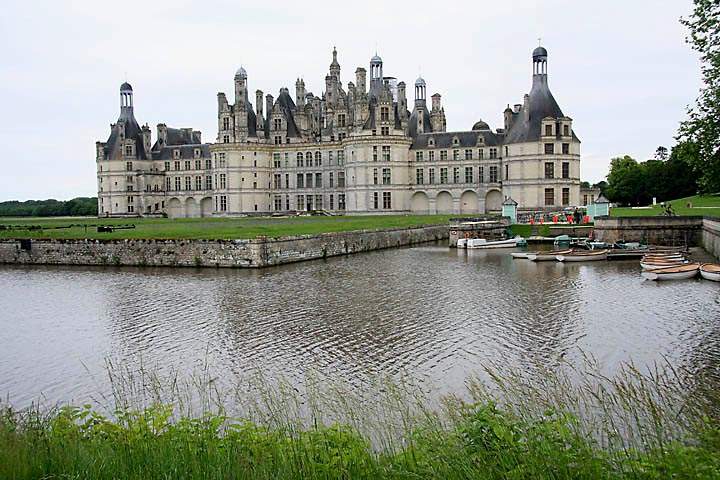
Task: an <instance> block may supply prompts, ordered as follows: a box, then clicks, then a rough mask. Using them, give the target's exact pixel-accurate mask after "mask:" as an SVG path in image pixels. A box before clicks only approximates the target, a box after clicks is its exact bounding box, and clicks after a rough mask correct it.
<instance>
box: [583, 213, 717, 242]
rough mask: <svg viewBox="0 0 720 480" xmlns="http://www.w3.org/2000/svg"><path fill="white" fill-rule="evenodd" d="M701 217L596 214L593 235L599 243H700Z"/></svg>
mask: <svg viewBox="0 0 720 480" xmlns="http://www.w3.org/2000/svg"><path fill="white" fill-rule="evenodd" d="M702 225H703V217H597V218H595V228H594V231H593V235H594V236H595V239H596V240H598V241H601V242H608V243H615V242H618V241H622V240H624V241H626V242H641V243H648V244H652V245H690V246H697V245H700V242H701V237H702Z"/></svg>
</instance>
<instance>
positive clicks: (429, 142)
mask: <svg viewBox="0 0 720 480" xmlns="http://www.w3.org/2000/svg"><path fill="white" fill-rule="evenodd" d="M434 146H435V139H434V138H432V137H430V138H429V139H428V147H434Z"/></svg>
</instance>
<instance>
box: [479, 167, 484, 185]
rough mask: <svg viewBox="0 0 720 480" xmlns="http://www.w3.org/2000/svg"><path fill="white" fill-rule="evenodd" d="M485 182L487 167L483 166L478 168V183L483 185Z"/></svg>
mask: <svg viewBox="0 0 720 480" xmlns="http://www.w3.org/2000/svg"><path fill="white" fill-rule="evenodd" d="M484 181H485V167H483V166H482V165H481V166H479V167H478V182H480V183H483V182H484Z"/></svg>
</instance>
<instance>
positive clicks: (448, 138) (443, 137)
mask: <svg viewBox="0 0 720 480" xmlns="http://www.w3.org/2000/svg"><path fill="white" fill-rule="evenodd" d="M455 137H457V139H458V141H459V143H458V144H457V145H453V138H455ZM478 137H483V139H484V143H478ZM430 138H432V139H433V140H435V146H434V147H430V146H429V145H428V140H430ZM501 142H502V139H501V136H500V135H498V134H496V133H493V132H492V131H490V130H488V131H480V130H475V131H472V132H438V133H421V134H419V135H418V136H416V137H415V139H414V140H413V143H412V145H411V146H410V149H411V150H418V149H421V148H476V147H483V146H487V147H496V146H498V145H500V144H501Z"/></svg>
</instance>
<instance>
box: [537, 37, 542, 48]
mask: <svg viewBox="0 0 720 480" xmlns="http://www.w3.org/2000/svg"><path fill="white" fill-rule="evenodd" d="M540 46H542V37H538V47H540Z"/></svg>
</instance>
